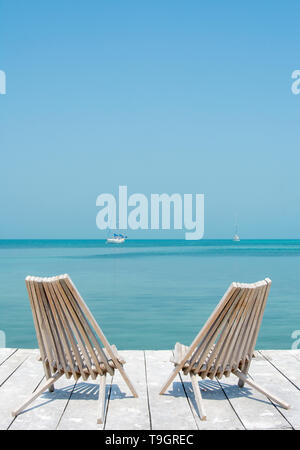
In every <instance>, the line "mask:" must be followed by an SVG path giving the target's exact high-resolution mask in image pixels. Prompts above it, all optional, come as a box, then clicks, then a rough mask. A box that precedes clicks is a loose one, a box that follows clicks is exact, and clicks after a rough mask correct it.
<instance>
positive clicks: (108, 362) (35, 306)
mask: <svg viewBox="0 0 300 450" xmlns="http://www.w3.org/2000/svg"><path fill="white" fill-rule="evenodd" d="M26 286H27V290H28V294H29V299H30V303H31V308H32V313H33V320H34V325H35V329H36V334H37V340H38V344H39V348H40V355H41V361H42V363H43V366H44V371H45V376H46V383H45V384H44V385H43V386H42V387H40V388H38V389H37V390H36V391H35V392H34V394H33V395H32V396H31V397H30V398H29V399H28V400H27V401H26V402H25V403H24V404H23V405H22V406H21V407H20V408H19V409H17V410H16V411H14V412H13V413H12V415H13V416H16V415H18V414H19V413H20V412H21V411H22V410H24V409H25V408H26V407H27V406H28V405H29V404H30V403H31V402H32V401H33V400H35V399H36V398H37V397H38V396H39V395H41V394H42V393H43V392H44V391H45V390H46V389H49V391H50V392H52V391H54V382H55V381H57V380H58V379H59V378H60V377H61V376H62V375H65V376H66V377H67V378H70V377H72V376H73V377H74V379H75V380H76V381H77V380H78V379H79V378H80V377H82V378H83V380H85V381H86V380H87V379H88V378H89V377H91V378H92V379H96V377H97V376H98V375H100V387H99V407H98V414H97V423H103V420H104V408H105V382H106V374H107V373H109V374H110V375H113V374H114V371H115V370H116V369H118V370H119V371H120V373H121V375H122V377H123V378H124V381H125V382H126V384H127V386H128V387H129V389H130V391H131V393H132V394H133V396H134V397H137V396H138V395H137V393H136V391H135V389H134V387H133V385H132V383H131V382H130V380H129V378H128V376H127V374H126V372H125V370H124V368H123V364H124V363H125V361H124V360H123V359H122V358H121V357H120V355H119V354H118V352H117V349H116V347H115V346H113V345H110V344H109V343H108V341H107V339H106V337H105V336H104V334H103V332H102V331H101V329H100V327H99V325H98V324H97V322H96V320H95V319H94V317H93V315H92V314H91V312H90V310H89V308H88V307H87V305H86V304H85V302H84V300H83V299H82V298H81V296H80V294H79V292H78V291H77V289H76V287H75V286H74V284H73V282H72V281H71V279H70V278H69V276H68V275H60V276H57V277H53V278H37V277H27V278H26ZM100 342H102V344H103V348H102V347H101V345H100Z"/></svg>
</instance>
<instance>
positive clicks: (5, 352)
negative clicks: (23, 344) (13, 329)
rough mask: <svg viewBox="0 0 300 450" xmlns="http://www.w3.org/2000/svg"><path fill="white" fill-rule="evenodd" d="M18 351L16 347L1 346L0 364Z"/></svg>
mask: <svg viewBox="0 0 300 450" xmlns="http://www.w3.org/2000/svg"><path fill="white" fill-rule="evenodd" d="M16 351H17V349H16V348H0V365H1V364H3V362H4V361H6V360H7V359H8V358H9V357H10V356H11V355H13V354H14V353H15V352H16Z"/></svg>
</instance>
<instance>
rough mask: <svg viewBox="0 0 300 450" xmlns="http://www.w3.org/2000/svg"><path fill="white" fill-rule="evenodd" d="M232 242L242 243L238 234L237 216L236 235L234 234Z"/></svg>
mask: <svg viewBox="0 0 300 450" xmlns="http://www.w3.org/2000/svg"><path fill="white" fill-rule="evenodd" d="M232 240H233V241H234V242H240V240H241V239H240V236H239V234H238V222H237V216H236V218H235V233H234V236H233V238H232Z"/></svg>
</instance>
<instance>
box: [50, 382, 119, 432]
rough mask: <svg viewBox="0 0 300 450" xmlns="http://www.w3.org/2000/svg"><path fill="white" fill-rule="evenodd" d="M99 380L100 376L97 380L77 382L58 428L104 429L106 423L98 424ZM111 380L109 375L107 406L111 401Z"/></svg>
mask: <svg viewBox="0 0 300 450" xmlns="http://www.w3.org/2000/svg"><path fill="white" fill-rule="evenodd" d="M99 382H100V380H99V377H98V378H97V379H96V380H92V379H89V380H88V381H87V382H85V381H78V382H77V384H76V385H75V387H74V390H73V392H72V394H71V397H70V399H69V401H68V403H67V405H66V408H65V410H64V411H63V413H62V416H61V418H60V421H59V424H58V426H57V429H58V430H102V429H103V428H104V424H97V408H98V398H99ZM111 382H112V377H111V376H110V375H109V376H107V378H106V392H105V394H106V395H105V397H106V404H105V408H106V407H107V404H108V401H109V395H110V389H111Z"/></svg>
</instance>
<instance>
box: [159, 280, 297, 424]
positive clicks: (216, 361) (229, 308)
mask: <svg viewBox="0 0 300 450" xmlns="http://www.w3.org/2000/svg"><path fill="white" fill-rule="evenodd" d="M270 287H271V280H270V279H269V278H266V279H265V280H263V281H259V282H257V283H253V284H245V283H232V284H231V285H230V286H229V288H228V290H227V291H226V293H225V295H224V297H223V298H222V300H221V301H220V303H219V304H218V305H217V307H216V309H215V310H214V312H213V313H212V315H211V316H210V318H209V319H208V321H207V322H206V324H205V325H204V327H203V328H202V330H201V331H200V332H199V334H198V335H197V336H196V338H195V339H194V341H193V343H192V344H191V346H190V347H186V346H184V345H182V344H179V343H177V344H176V345H175V349H174V355H173V358H172V359H171V362H173V364H174V366H175V367H174V369H173V371H172V373H171V374H170V376H169V377H168V379H167V381H166V383H165V384H164V385H163V387H162V389H161V391H160V394H164V392H165V391H166V390H167V388H168V386H169V385H170V384H171V383H172V381H173V380H174V378H175V377H176V375H177V374H178V372H180V370H182V371H183V373H184V374H185V375H187V374H189V375H190V377H191V382H192V386H193V390H194V395H195V399H196V403H197V407H198V411H199V416H200V418H201V420H205V419H206V414H205V411H204V407H203V400H202V397H201V392H200V389H199V384H198V381H197V375H199V376H200V377H201V378H202V379H204V378H206V377H208V378H210V379H213V378H214V377H217V378H221V377H223V376H224V375H225V376H227V377H228V376H229V375H230V374H231V373H233V374H234V375H236V376H237V377H238V378H239V383H238V385H239V386H240V387H243V386H244V383H248V384H249V385H250V386H252V387H253V388H255V389H257V390H258V391H259V392H261V393H263V394H265V395H266V396H267V397H268V398H269V399H270V400H272V401H274V402H276V403H278V404H279V405H280V406H282V407H283V408H285V409H288V408H289V407H290V406H289V405H288V404H287V403H285V402H283V401H281V400H280V399H278V398H277V397H275V396H274V395H272V394H270V393H269V392H267V391H266V390H265V389H263V388H261V387H260V386H258V385H257V384H256V383H255V382H254V381H252V380H251V379H249V378H248V377H247V373H248V370H249V366H250V363H251V360H252V356H253V351H254V348H255V344H256V339H257V336H258V332H259V328H260V325H261V321H262V316H263V312H264V309H265V305H266V301H267V298H268V295H269V290H270Z"/></svg>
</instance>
